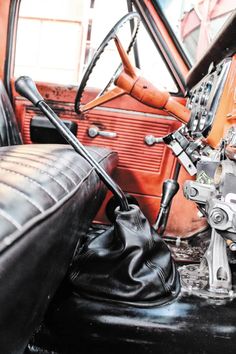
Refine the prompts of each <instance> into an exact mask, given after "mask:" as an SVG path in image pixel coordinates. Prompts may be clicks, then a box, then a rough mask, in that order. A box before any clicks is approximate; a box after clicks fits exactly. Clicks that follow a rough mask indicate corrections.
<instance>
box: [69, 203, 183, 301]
mask: <svg viewBox="0 0 236 354" xmlns="http://www.w3.org/2000/svg"><path fill="white" fill-rule="evenodd" d="M71 280H72V283H73V285H74V288H75V290H76V293H78V294H79V295H81V296H85V297H90V298H95V299H100V300H108V301H116V302H117V301H118V302H122V303H126V304H132V305H136V306H153V305H157V304H163V303H164V302H166V301H169V300H171V299H172V298H173V297H175V296H177V295H178V292H179V288H180V285H179V276H178V272H177V270H176V267H175V264H174V262H173V260H172V257H171V254H170V251H169V249H168V247H167V246H166V244H165V243H164V241H163V240H162V239H161V237H159V236H158V235H157V233H156V232H155V231H154V229H153V228H152V227H151V226H150V224H149V222H148V221H147V219H146V217H145V216H144V215H143V214H142V212H141V211H140V209H139V208H138V207H137V206H136V205H132V206H131V210H130V211H128V212H118V213H117V218H116V221H115V224H114V226H112V227H111V228H110V229H108V230H107V231H105V232H104V233H103V234H101V235H99V236H94V237H92V238H90V239H88V240H87V241H86V242H85V244H84V245H83V247H82V248H81V249H80V250H79V252H78V254H77V256H76V258H75V259H74V264H73V269H72V272H71Z"/></svg>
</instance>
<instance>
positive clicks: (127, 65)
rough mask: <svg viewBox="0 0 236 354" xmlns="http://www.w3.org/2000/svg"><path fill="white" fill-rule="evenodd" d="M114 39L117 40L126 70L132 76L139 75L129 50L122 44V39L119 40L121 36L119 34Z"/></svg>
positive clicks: (117, 46)
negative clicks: (130, 57) (131, 60)
mask: <svg viewBox="0 0 236 354" xmlns="http://www.w3.org/2000/svg"><path fill="white" fill-rule="evenodd" d="M114 41H115V45H116V48H117V50H118V53H119V55H120V58H121V61H122V64H123V67H124V71H125V72H126V73H127V74H128V75H129V76H131V77H132V78H136V77H137V76H136V73H135V69H134V67H133V65H132V64H131V62H130V59H129V57H128V54H127V52H126V51H125V49H124V47H123V45H122V44H121V41H120V40H119V38H118V37H117V36H116V37H115V38H114Z"/></svg>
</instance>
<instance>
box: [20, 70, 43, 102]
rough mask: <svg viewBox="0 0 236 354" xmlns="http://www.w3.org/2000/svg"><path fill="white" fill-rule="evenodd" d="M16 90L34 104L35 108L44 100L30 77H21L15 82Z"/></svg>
mask: <svg viewBox="0 0 236 354" xmlns="http://www.w3.org/2000/svg"><path fill="white" fill-rule="evenodd" d="M15 89H16V91H17V92H18V93H19V94H20V95H21V96H23V97H25V98H27V99H28V100H29V101H30V102H32V103H33V105H34V106H37V105H38V104H39V102H41V101H43V100H44V99H43V97H42V96H41V95H40V93H39V92H38V89H37V87H36V85H35V83H34V81H33V80H32V79H31V78H30V77H29V76H20V77H19V78H18V79H17V80H16V82H15Z"/></svg>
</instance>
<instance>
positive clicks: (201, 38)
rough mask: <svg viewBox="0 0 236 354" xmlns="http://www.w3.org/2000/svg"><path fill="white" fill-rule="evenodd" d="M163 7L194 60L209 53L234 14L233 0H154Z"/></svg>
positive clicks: (168, 19) (182, 44) (235, 7)
mask: <svg viewBox="0 0 236 354" xmlns="http://www.w3.org/2000/svg"><path fill="white" fill-rule="evenodd" d="M154 2H156V3H157V4H158V5H159V7H160V8H161V10H162V12H163V14H164V16H165V17H166V19H167V21H168V23H169V25H170V27H171V28H172V30H173V32H174V33H175V35H176V37H177V39H178V40H179V42H180V44H181V46H182V48H183V50H184V52H185V53H186V55H187V57H188V58H189V60H190V62H191V63H192V64H194V63H195V62H196V61H198V60H199V59H200V58H201V57H202V55H203V54H204V53H205V51H206V50H207V48H208V47H209V45H210V43H211V42H212V41H213V40H214V38H215V37H216V35H217V33H218V32H219V31H220V29H221V28H222V26H223V25H224V23H225V22H226V20H227V19H228V17H229V16H230V14H231V13H232V12H233V11H235V9H236V1H233V0H192V1H191V0H154Z"/></svg>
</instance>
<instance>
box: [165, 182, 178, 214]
mask: <svg viewBox="0 0 236 354" xmlns="http://www.w3.org/2000/svg"><path fill="white" fill-rule="evenodd" d="M178 190H179V184H178V182H177V181H175V180H174V179H167V180H165V181H164V183H163V187H162V198H161V206H162V207H163V208H167V207H168V206H169V205H170V203H171V201H172V199H173V198H174V196H175V194H176V193H177V192H178Z"/></svg>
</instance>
